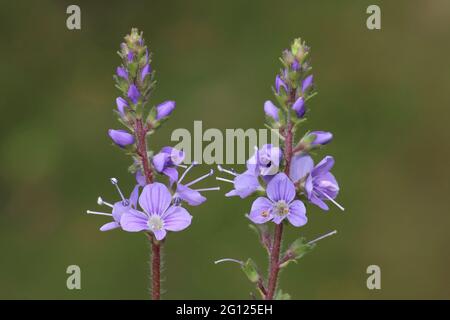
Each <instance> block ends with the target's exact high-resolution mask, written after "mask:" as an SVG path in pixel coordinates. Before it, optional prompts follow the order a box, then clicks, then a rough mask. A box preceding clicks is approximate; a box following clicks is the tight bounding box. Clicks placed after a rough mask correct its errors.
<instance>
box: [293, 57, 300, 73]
mask: <svg viewBox="0 0 450 320" xmlns="http://www.w3.org/2000/svg"><path fill="white" fill-rule="evenodd" d="M292 69H293V70H295V71H298V70H300V63H299V62H298V61H297V59H295V60H294V62H292Z"/></svg>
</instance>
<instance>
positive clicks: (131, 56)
mask: <svg viewBox="0 0 450 320" xmlns="http://www.w3.org/2000/svg"><path fill="white" fill-rule="evenodd" d="M133 58H134V54H133V52H132V51H130V52H128V54H127V59H128V62H132V61H133Z"/></svg>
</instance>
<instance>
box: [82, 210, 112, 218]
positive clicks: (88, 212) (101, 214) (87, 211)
mask: <svg viewBox="0 0 450 320" xmlns="http://www.w3.org/2000/svg"><path fill="white" fill-rule="evenodd" d="M86 213H87V214H96V215H99V216H108V217H111V216H112V214H111V213H105V212H98V211H91V210H86Z"/></svg>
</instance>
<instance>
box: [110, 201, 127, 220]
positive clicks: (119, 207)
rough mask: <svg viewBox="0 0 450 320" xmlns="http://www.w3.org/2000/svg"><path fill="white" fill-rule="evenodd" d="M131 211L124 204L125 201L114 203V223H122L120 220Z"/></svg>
mask: <svg viewBox="0 0 450 320" xmlns="http://www.w3.org/2000/svg"><path fill="white" fill-rule="evenodd" d="M129 209H130V208H129V206H125V205H124V204H123V201H118V202H116V203H114V205H113V209H112V216H113V218H114V221H116V222H120V218H121V217H122V215H123V214H124V213H125V212H126V211H128V210H129Z"/></svg>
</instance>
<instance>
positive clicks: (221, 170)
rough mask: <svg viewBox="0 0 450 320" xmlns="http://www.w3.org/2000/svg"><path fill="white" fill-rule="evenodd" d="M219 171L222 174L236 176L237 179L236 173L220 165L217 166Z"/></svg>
mask: <svg viewBox="0 0 450 320" xmlns="http://www.w3.org/2000/svg"><path fill="white" fill-rule="evenodd" d="M217 170H219V171H220V172H226V173H228V174H231V175H232V176H235V177H237V175H238V174H237V173H236V172H234V171H232V170H228V169H225V168H224V167H222V166H221V165H220V164H219V165H217Z"/></svg>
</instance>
